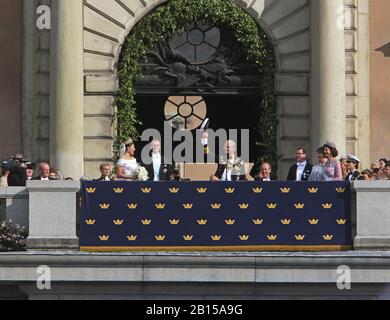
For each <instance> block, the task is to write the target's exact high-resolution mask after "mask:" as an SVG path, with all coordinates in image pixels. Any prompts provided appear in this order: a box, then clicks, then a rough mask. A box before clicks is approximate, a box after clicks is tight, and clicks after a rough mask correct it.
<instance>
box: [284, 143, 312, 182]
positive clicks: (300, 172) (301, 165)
mask: <svg viewBox="0 0 390 320" xmlns="http://www.w3.org/2000/svg"><path fill="white" fill-rule="evenodd" d="M295 158H296V159H297V163H295V164H294V165H292V166H291V167H290V171H289V172H288V176H287V180H288V181H308V180H309V177H310V174H311V170H312V169H313V165H311V164H310V163H309V161H308V160H307V154H306V150H305V148H297V151H296V153H295Z"/></svg>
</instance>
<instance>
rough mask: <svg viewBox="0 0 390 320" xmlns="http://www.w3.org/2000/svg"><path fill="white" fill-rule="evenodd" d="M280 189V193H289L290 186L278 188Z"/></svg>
mask: <svg viewBox="0 0 390 320" xmlns="http://www.w3.org/2000/svg"><path fill="white" fill-rule="evenodd" d="M280 191H281V192H282V193H290V191H291V188H280Z"/></svg>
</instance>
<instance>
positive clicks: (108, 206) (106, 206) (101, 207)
mask: <svg viewBox="0 0 390 320" xmlns="http://www.w3.org/2000/svg"><path fill="white" fill-rule="evenodd" d="M108 208H110V205H109V204H107V203H102V204H101V205H100V209H103V210H107V209H108Z"/></svg>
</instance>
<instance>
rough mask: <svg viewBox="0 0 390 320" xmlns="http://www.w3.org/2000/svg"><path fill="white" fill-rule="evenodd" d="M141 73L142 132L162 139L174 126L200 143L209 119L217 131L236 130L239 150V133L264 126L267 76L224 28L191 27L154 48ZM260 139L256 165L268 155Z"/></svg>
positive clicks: (252, 137) (255, 152) (253, 146)
mask: <svg viewBox="0 0 390 320" xmlns="http://www.w3.org/2000/svg"><path fill="white" fill-rule="evenodd" d="M270 58H271V59H272V57H270ZM140 67H141V76H140V77H139V78H138V79H137V82H136V99H135V100H136V105H137V113H138V116H139V119H140V120H141V122H142V126H139V131H142V130H144V129H146V128H154V129H157V130H158V131H159V132H160V133H161V135H162V136H163V131H164V121H169V122H170V123H171V125H172V127H173V130H174V131H175V130H182V129H185V130H188V131H191V132H192V133H193V136H194V139H195V134H194V132H195V130H196V129H199V127H200V126H201V124H202V121H203V120H204V119H206V118H208V119H210V128H211V129H213V130H215V131H216V130H219V129H224V130H226V131H228V130H230V129H237V131H238V137H237V138H238V140H237V143H238V148H239V149H240V141H241V136H240V132H241V131H240V130H242V129H247V130H250V131H252V132H253V131H254V128H256V126H257V125H258V124H259V122H260V119H261V108H260V103H261V99H262V76H263V74H262V70H261V69H260V68H259V66H258V65H257V64H256V63H254V62H251V61H248V60H247V59H246V57H245V55H244V53H243V51H242V48H241V46H240V44H239V43H238V41H237V40H236V39H235V37H234V35H233V34H232V32H231V30H230V29H229V28H227V27H225V26H216V25H207V24H203V25H201V24H197V23H191V24H190V25H188V26H187V27H186V28H185V30H184V31H183V32H180V33H176V34H175V35H174V36H172V37H171V38H169V39H167V40H162V41H159V42H158V43H157V44H155V45H154V47H153V48H152V49H151V50H150V51H149V53H148V55H147V57H146V58H145V59H143V60H142V61H141V62H140ZM256 139H258V137H257V136H256V134H251V135H250V142H249V145H250V146H251V148H250V159H249V160H250V161H251V162H256V161H257V160H258V159H259V158H261V157H262V156H263V153H264V151H263V150H261V148H259V147H256ZM146 143H147V142H143V143H142V142H141V143H140V146H141V147H143V146H144V145H145V144H146ZM177 144H178V143H177ZM139 149H142V148H139ZM194 149H196V146H195V145H194Z"/></svg>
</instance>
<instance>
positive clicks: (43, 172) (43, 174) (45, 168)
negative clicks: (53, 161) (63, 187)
mask: <svg viewBox="0 0 390 320" xmlns="http://www.w3.org/2000/svg"><path fill="white" fill-rule="evenodd" d="M31 180H41V181H49V180H50V181H51V180H55V179H53V178H51V177H50V166H49V164H48V163H46V162H42V163H41V164H40V165H39V176H37V177H34V178H32V179H31Z"/></svg>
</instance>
